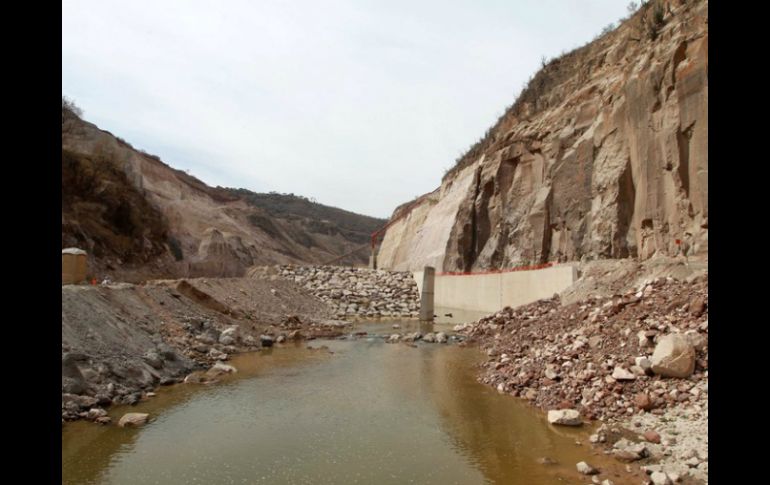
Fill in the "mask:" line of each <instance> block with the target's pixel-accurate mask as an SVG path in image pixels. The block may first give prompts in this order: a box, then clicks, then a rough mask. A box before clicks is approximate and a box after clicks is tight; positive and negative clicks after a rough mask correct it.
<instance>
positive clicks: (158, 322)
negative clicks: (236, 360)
mask: <svg viewBox="0 0 770 485" xmlns="http://www.w3.org/2000/svg"><path fill="white" fill-rule="evenodd" d="M347 325H348V324H347V323H346V322H343V321H340V320H336V319H334V318H333V314H332V313H331V312H330V310H329V308H328V307H327V306H326V305H325V304H324V303H323V302H321V301H319V300H318V299H317V298H315V297H314V296H312V295H310V294H309V293H307V292H306V291H305V290H303V289H301V288H299V287H298V286H297V285H295V284H293V283H290V282H287V281H283V280H278V281H264V280H257V279H252V278H222V279H219V278H197V279H189V280H168V281H156V282H150V283H147V284H145V285H132V284H116V285H105V286H75V285H67V286H62V419H63V420H73V419H89V420H93V421H97V422H99V423H103V424H106V423H108V422H109V420H110V418H109V417H108V416H107V413H106V411H105V409H104V408H105V407H106V406H109V405H111V404H113V403H115V404H136V403H138V402H139V401H141V400H143V399H147V398H149V397H151V396H152V391H153V390H154V389H155V388H156V387H157V386H160V385H167V384H173V383H178V382H183V381H185V382H191V383H210V382H213V381H215V380H216V379H217V378H218V377H219V376H220V375H221V374H222V373H225V372H228V371H229V370H228V369H227V367H226V366H225V365H223V364H222V363H223V362H224V361H227V360H228V359H229V358H230V356H231V355H233V354H236V353H240V352H246V351H256V350H259V349H261V348H262V347H266V346H271V345H272V344H273V343H274V342H281V341H284V340H295V339H304V338H310V339H312V338H320V337H335V336H339V335H342V334H343V333H344V328H345V327H346V326H347Z"/></svg>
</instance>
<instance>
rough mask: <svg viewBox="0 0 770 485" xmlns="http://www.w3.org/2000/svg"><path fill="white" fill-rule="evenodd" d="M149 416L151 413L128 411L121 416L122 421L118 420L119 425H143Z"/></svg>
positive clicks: (124, 426) (123, 426) (122, 426)
mask: <svg viewBox="0 0 770 485" xmlns="http://www.w3.org/2000/svg"><path fill="white" fill-rule="evenodd" d="M149 417H150V415H149V414H147V413H126V414H124V415H123V417H122V418H120V421H118V426H120V427H121V428H126V427H132V426H142V425H143V424H145V423H147V418H149Z"/></svg>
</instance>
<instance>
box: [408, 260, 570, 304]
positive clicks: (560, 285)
mask: <svg viewBox="0 0 770 485" xmlns="http://www.w3.org/2000/svg"><path fill="white" fill-rule="evenodd" d="M413 274H414V279H415V281H416V282H417V288H418V289H419V290H420V299H421V301H422V295H423V285H424V284H425V283H424V271H415V272H414V273H413ZM434 278H435V284H434V287H433V288H430V290H432V291H433V295H434V302H435V306H436V307H440V308H456V309H460V310H470V311H480V312H490V313H491V312H496V311H497V310H500V309H501V308H503V307H506V306H511V307H517V306H520V305H526V304H528V303H532V302H534V301H537V300H540V299H542V298H550V297H552V296H553V295H554V293H561V292H562V291H564V290H565V289H567V288H568V287H569V286H570V285H572V283H574V282H575V280H577V267H576V266H575V265H573V264H565V265H558V266H552V267H550V268H545V269H537V270H531V271H511V272H504V273H489V274H469V275H437V276H435V277H434ZM421 315H422V314H421Z"/></svg>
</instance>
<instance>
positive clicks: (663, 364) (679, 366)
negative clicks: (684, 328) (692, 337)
mask: <svg viewBox="0 0 770 485" xmlns="http://www.w3.org/2000/svg"><path fill="white" fill-rule="evenodd" d="M694 370H695V349H694V348H693V346H692V344H691V343H690V342H689V340H688V339H687V338H686V337H684V336H682V335H679V334H669V335H666V336H665V337H663V338H661V339H660V340H659V341H658V345H657V346H656V347H655V352H653V354H652V371H653V372H654V373H656V374H658V375H661V376H664V377H689V376H690V374H692V373H693V371H694Z"/></svg>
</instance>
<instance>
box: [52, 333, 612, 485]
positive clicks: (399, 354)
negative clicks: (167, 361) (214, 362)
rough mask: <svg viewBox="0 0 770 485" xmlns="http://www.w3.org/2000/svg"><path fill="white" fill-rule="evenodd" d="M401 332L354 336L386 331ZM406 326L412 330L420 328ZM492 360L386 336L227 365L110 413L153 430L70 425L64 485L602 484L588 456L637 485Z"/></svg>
mask: <svg viewBox="0 0 770 485" xmlns="http://www.w3.org/2000/svg"><path fill="white" fill-rule="evenodd" d="M392 323H393V322H387V323H379V324H366V325H362V326H361V325H359V326H358V327H357V328H356V329H355V330H356V331H368V332H370V333H379V334H387V333H391V332H392V331H393V330H391V325H392ZM402 324H403V327H404V328H402V329H401V330H400V331H402V332H403V331H405V330H406V329H407V328H408V327H414V326H415V325H416V323H415V322H402ZM437 327H441V326H439V325H437ZM442 329H443V328H437V330H442ZM308 346H310V347H314V349H309V348H308ZM322 346H326V347H328V350H327V349H323V348H321V347H322ZM483 357H484V356H483V355H482V354H481V353H480V351H479V350H478V349H475V348H472V347H469V348H464V347H461V346H457V345H451V344H450V345H446V344H444V345H442V344H430V343H422V342H418V343H417V344H416V347H412V346H409V345H406V344H386V343H385V342H384V339H382V338H377V337H360V338H350V339H347V340H323V341H321V340H317V341H312V342H310V343H308V342H303V343H297V344H289V345H282V346H279V345H276V346H275V347H273V348H272V349H266V350H263V351H262V352H255V353H250V354H243V355H239V356H236V357H234V358H233V359H232V360H231V362H228V363H230V364H232V365H234V366H235V367H236V368H237V369H238V373H237V374H236V375H233V376H227V377H226V378H225V379H223V381H222V382H219V383H216V384H212V385H208V386H200V385H184V384H183V385H177V386H171V387H166V388H161V389H159V390H158V393H157V396H156V397H154V398H151V399H150V400H148V401H145V402H142V403H140V404H138V405H136V406H132V407H115V408H113V409H111V411H110V415H111V416H113V419H114V420H115V422H116V421H117V419H118V418H119V417H120V416H121V415H122V414H123V413H125V412H129V411H135V412H147V413H150V416H151V422H150V423H149V424H147V425H146V426H144V427H143V428H138V429H121V428H118V427H117V426H114V425H113V426H100V425H96V424H93V423H88V422H74V423H67V424H66V425H64V427H63V430H62V447H63V452H62V465H63V468H62V473H63V479H64V483H67V484H191V483H193V484H194V483H199V484H219V483H223V484H240V483H267V484H348V483H350V484H356V483H357V484H408V483H414V484H479V483H499V484H530V485H531V484H551V483H590V479H589V478H588V477H585V476H580V475H578V473H577V471H576V469H575V464H576V463H577V462H579V461H583V460H585V461H588V462H589V463H591V464H592V465H594V466H596V467H598V468H600V469H602V471H603V472H605V473H603V474H602V476H601V478H602V479H605V478H610V479H612V480H614V481H615V483H625V482H624V481H623V479H622V478H621V476H620V475H619V473H621V472H622V468H621V467H620V466H619V465H618V464H615V463H614V462H611V461H610V460H609V459H607V458H606V457H605V456H604V455H603V454H601V453H600V452H598V451H594V450H592V449H591V448H590V447H589V446H588V443H587V441H588V434H589V433H590V427H585V428H582V429H573V428H558V427H554V426H551V425H549V424H548V423H547V421H546V420H545V418H544V416H543V413H541V412H539V411H537V410H535V409H534V408H532V407H531V406H529V405H528V404H527V403H525V402H524V401H521V400H519V399H516V398H513V397H510V396H505V395H501V394H498V393H497V392H496V391H495V390H494V389H492V388H490V387H487V386H483V385H481V384H479V383H477V382H476V374H477V372H478V369H477V368H476V364H478V363H479V362H481V361H482V359H483ZM576 441H578V442H581V443H582V445H578V444H576ZM544 457H548V458H550V459H551V460H553V461H555V462H556V464H550V465H545V464H543V463H541V461H542V459H543V458H544Z"/></svg>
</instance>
